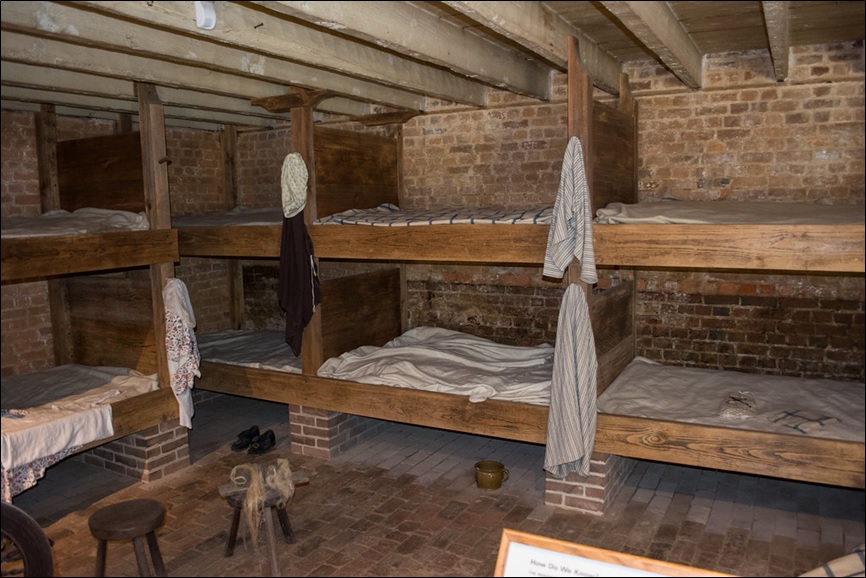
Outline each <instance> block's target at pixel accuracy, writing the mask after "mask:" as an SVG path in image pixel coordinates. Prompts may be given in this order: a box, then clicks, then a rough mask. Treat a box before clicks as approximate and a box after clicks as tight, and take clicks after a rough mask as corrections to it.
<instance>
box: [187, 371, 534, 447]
mask: <svg viewBox="0 0 866 578" xmlns="http://www.w3.org/2000/svg"><path fill="white" fill-rule="evenodd" d="M201 374H202V377H201V379H200V380H199V384H198V386H197V387H198V388H200V389H206V390H208V391H216V392H220V393H228V394H231V395H241V396H244V397H252V398H255V399H266V400H269V401H276V402H279V403H289V404H297V405H303V406H307V407H315V408H318V409H323V410H327V411H336V412H342V413H349V414H353V415H360V416H365V417H372V418H376V419H384V420H389V421H397V422H403V423H411V424H415V425H420V426H426V427H436V428H442V429H447V430H449V431H460V432H464V433H472V434H478V435H487V436H493V437H502V438H506V439H512V440H518V441H524V442H531V443H544V442H545V440H546V438H547V433H546V432H547V408H546V407H543V406H535V405H528V404H515V403H509V402H505V401H493V400H489V401H486V402H484V403H472V402H470V401H469V398H468V397H463V396H457V395H450V394H446V393H437V392H432V391H416V390H411V389H402V388H393V387H387V386H381V385H368V384H364V383H357V382H351V381H340V380H336V379H325V378H321V377H315V376H311V375H294V374H287V373H278V372H274V371H267V370H262V369H256V368H249V367H240V366H233V365H225V364H220V363H213V362H208V361H203V362H202V365H201ZM395 389H397V391H396V392H395V391H394V390H395ZM395 393H396V394H397V395H395Z"/></svg>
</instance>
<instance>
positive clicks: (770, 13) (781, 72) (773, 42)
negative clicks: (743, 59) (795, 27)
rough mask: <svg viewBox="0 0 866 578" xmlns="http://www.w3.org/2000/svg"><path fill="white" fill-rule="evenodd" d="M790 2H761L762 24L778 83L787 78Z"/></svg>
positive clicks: (789, 44)
mask: <svg viewBox="0 0 866 578" xmlns="http://www.w3.org/2000/svg"><path fill="white" fill-rule="evenodd" d="M789 5H790V2H787V1H778V2H761V6H762V7H763V9H764V22H765V23H766V25H767V38H768V39H769V41H770V58H771V59H772V60H773V68H774V69H775V71H776V80H777V81H779V82H782V81H784V80H785V79H787V78H788V65H789V58H790V48H791V33H790V21H791V16H790V6H789Z"/></svg>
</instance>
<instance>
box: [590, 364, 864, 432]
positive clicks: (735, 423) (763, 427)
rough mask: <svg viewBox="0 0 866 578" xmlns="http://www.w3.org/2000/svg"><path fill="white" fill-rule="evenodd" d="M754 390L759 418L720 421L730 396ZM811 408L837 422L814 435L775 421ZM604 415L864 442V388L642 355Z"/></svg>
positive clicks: (609, 392)
mask: <svg viewBox="0 0 866 578" xmlns="http://www.w3.org/2000/svg"><path fill="white" fill-rule="evenodd" d="M737 392H751V393H752V395H753V396H754V398H755V401H756V402H757V407H756V410H757V415H754V416H751V417H747V418H731V417H720V416H719V415H718V411H719V408H720V407H721V405H722V404H723V403H724V402H725V400H726V399H727V397H728V395H729V394H732V393H733V394H736V393H737ZM791 410H805V411H808V412H812V413H814V414H820V415H822V416H828V417H831V418H835V419H836V420H837V421H834V422H831V423H827V424H826V425H823V426H822V427H820V428H818V429H816V430H815V431H813V432H810V433H808V434H801V433H798V432H797V431H796V430H794V429H792V428H790V427H786V426H784V425H780V424H779V423H775V422H773V421H771V418H773V417H775V416H777V415H778V414H780V413H781V412H785V411H791ZM598 411H599V412H600V413H608V414H615V415H628V416H636V417H646V418H653V419H663V420H671V421H679V422H687V423H696V424H704V425H713V426H724V427H737V428H747V429H749V430H758V431H767V432H775V433H790V434H795V435H814V436H815V437H822V438H830V439H840V440H851V441H859V442H862V441H863V439H864V431H866V428H864V424H866V418H864V384H862V383H849V382H842V381H834V380H829V379H808V378H799V377H797V378H792V377H782V376H777V375H759V374H753V373H743V372H738V371H724V370H715V369H702V368H689V367H679V366H669V365H663V364H660V363H656V362H654V361H651V360H649V359H645V358H643V357H636V358H635V359H634V360H632V362H631V363H630V364H629V365H628V366H627V367H626V368H625V370H624V371H623V372H622V373H621V374H620V375H619V376H618V377H617V378H616V379H615V380H614V381H613V383H612V384H611V385H610V386H609V387H608V388H607V389H606V390H605V391H604V393H602V394H601V395H600V396H599V398H598Z"/></svg>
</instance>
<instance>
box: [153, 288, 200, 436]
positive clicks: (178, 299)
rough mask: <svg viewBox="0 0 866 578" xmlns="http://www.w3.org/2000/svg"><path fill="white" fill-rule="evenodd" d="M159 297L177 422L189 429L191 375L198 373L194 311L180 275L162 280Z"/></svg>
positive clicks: (195, 375)
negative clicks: (162, 303) (176, 406)
mask: <svg viewBox="0 0 866 578" xmlns="http://www.w3.org/2000/svg"><path fill="white" fill-rule="evenodd" d="M162 300H163V302H164V304H165V348H166V352H167V355H168V371H169V374H170V376H171V389H172V391H174V396H175V397H176V398H177V404H178V407H179V414H180V415H179V421H180V425H182V426H184V427H186V428H189V429H192V416H193V415H195V408H194V407H193V402H192V388H193V387H195V378H196V377H201V372H199V365H200V363H201V357H200V356H199V352H198V344H197V343H196V340H195V314H194V313H193V310H192V302H191V301H190V299H189V292H188V291H187V288H186V285H185V284H184V283H183V281H181V280H180V279H176V278H170V279H168V280H166V283H165V287H163V289H162Z"/></svg>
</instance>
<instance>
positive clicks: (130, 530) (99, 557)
mask: <svg viewBox="0 0 866 578" xmlns="http://www.w3.org/2000/svg"><path fill="white" fill-rule="evenodd" d="M164 521H165V508H164V507H163V505H162V504H160V503H159V502H157V501H156V500H126V501H125V502H118V503H117V504H111V505H110V506H105V507H104V508H100V509H99V510H97V511H95V512H94V513H93V514H91V516H90V519H89V520H88V525H89V526H90V533H91V534H93V537H94V538H96V539H97V540H98V541H99V543H98V546H97V549H96V575H97V576H105V554H106V549H107V547H108V541H109V540H132V545H133V547H134V548H135V560H136V562H137V563H138V573H139V575H140V576H151V575H152V574H151V572H150V565H149V563H148V561H147V555H146V553H145V551H144V540H145V539H147V545H148V546H149V548H150V556H151V558H152V559H153V569H154V572H155V573H156V575H157V576H167V574H166V571H165V565H164V564H163V562H162V555H161V554H160V552H159V544H158V543H157V541H156V533H155V531H156V529H157V528H159V527H160V526H161V525H162V523H163V522H164Z"/></svg>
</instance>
